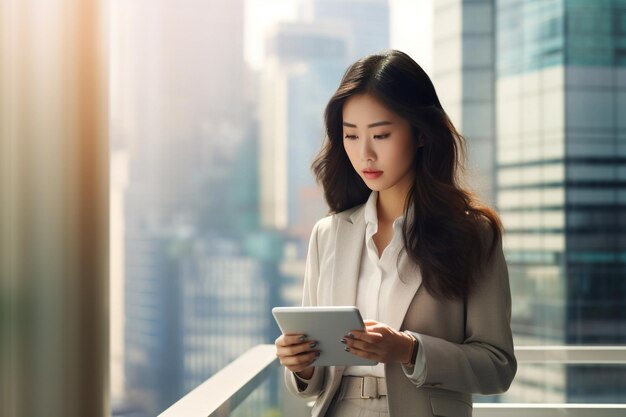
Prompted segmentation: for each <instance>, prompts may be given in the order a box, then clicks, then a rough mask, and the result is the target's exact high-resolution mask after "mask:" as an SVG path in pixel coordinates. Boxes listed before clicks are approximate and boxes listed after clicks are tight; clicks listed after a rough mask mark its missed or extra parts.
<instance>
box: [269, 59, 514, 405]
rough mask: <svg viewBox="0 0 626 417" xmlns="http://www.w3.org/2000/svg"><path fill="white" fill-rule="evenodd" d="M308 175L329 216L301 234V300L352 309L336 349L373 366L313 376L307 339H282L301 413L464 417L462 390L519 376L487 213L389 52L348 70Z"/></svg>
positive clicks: (404, 63)
mask: <svg viewBox="0 0 626 417" xmlns="http://www.w3.org/2000/svg"><path fill="white" fill-rule="evenodd" d="M325 124H326V133H327V138H326V141H325V143H324V146H323V148H322V150H321V151H320V153H319V155H318V156H317V157H316V159H315V161H314V163H313V170H314V172H315V174H316V176H317V179H318V181H319V183H320V184H321V185H322V186H323V189H324V194H325V198H326V201H327V203H328V205H329V206H330V210H331V215H330V216H329V217H326V218H324V219H321V220H320V221H318V222H317V224H316V225H315V227H314V228H313V232H312V235H311V240H310V243H309V251H308V256H307V262H306V272H305V278H304V295H303V301H302V303H303V305H306V306H308V305H312V306H315V305H356V306H357V307H358V308H359V309H360V310H361V313H362V315H363V317H365V318H366V319H369V320H366V321H365V324H366V330H365V331H364V332H356V331H355V332H351V333H350V334H348V335H346V337H345V338H343V339H342V340H341V341H337V343H344V344H345V348H346V350H348V351H349V352H351V353H353V354H354V355H357V356H360V357H364V358H369V359H374V360H376V361H377V362H379V364H378V365H376V366H373V367H355V366H352V367H339V366H336V367H335V366H330V367H317V368H316V367H315V358H316V357H317V354H318V353H317V352H318V351H317V349H316V343H315V341H314V340H307V339H306V336H304V335H281V336H280V337H279V338H278V339H277V340H276V349H277V356H278V357H279V359H280V362H281V363H282V364H283V365H284V366H285V367H286V372H285V376H286V383H287V386H288V388H289V390H290V391H291V392H293V393H294V394H296V395H298V396H301V397H317V399H316V402H315V405H314V406H313V416H315V417H317V416H327V417H339V416H341V417H344V416H391V417H403V416H420V417H426V416H454V417H461V416H471V415H472V398H471V394H472V393H481V394H495V393H500V392H504V391H506V390H507V389H508V387H509V385H510V384H511V381H512V380H513V377H514V375H515V372H516V369H517V362H516V360H515V356H514V352H513V340H512V336H511V327H510V318H511V295H510V289H509V282H508V272H507V267H506V262H505V260H504V256H503V253H502V226H501V223H500V221H499V219H498V216H497V214H496V213H495V212H494V211H493V210H492V209H490V208H488V207H486V206H484V205H481V204H480V203H479V202H478V201H477V199H476V198H475V197H474V196H473V195H472V194H471V193H470V192H468V191H466V190H464V189H463V188H462V186H461V185H460V182H459V172H460V168H461V157H462V155H463V138H462V136H461V135H460V134H459V133H458V132H457V131H456V130H455V128H454V126H453V125H452V123H451V122H450V120H449V118H448V116H447V115H446V113H445V112H444V110H443V108H442V107H441V104H440V102H439V99H438V98H437V95H436V93H435V89H434V87H433V85H432V83H431V81H430V79H429V78H428V76H427V75H426V73H425V72H424V71H423V70H422V69H421V67H420V66H419V65H418V64H417V63H416V62H415V61H413V60H412V59H411V58H410V57H409V56H408V55H406V54H404V53H402V52H400V51H394V50H392V51H389V52H387V53H384V54H379V55H370V56H367V57H365V58H363V59H361V60H359V61H357V62H356V63H354V64H353V65H352V66H350V68H348V70H347V71H346V73H345V75H344V77H343V79H342V81H341V84H340V86H339V88H338V89H337V91H336V92H335V94H334V95H333V97H332V98H331V99H330V102H329V103H328V105H327V107H326V111H325Z"/></svg>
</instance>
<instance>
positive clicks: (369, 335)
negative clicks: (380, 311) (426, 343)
mask: <svg viewBox="0 0 626 417" xmlns="http://www.w3.org/2000/svg"><path fill="white" fill-rule="evenodd" d="M364 323H365V331H357V330H354V331H352V332H350V333H348V335H346V337H344V338H343V340H344V341H345V344H346V348H347V349H348V352H350V353H352V354H354V355H356V356H360V357H361V358H366V359H372V360H375V361H377V362H382V363H393V362H401V363H408V362H409V361H410V360H411V353H412V352H413V343H414V342H413V338H412V337H411V336H409V335H408V334H406V333H404V332H399V331H397V330H394V329H392V328H391V327H389V326H387V325H386V324H384V323H379V322H377V321H374V320H365V321H364ZM350 335H352V337H350Z"/></svg>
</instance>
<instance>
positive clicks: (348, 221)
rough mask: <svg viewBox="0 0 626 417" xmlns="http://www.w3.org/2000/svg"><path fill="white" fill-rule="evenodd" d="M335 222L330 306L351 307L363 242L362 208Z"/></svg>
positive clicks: (353, 301)
mask: <svg viewBox="0 0 626 417" xmlns="http://www.w3.org/2000/svg"><path fill="white" fill-rule="evenodd" d="M337 222H338V223H337V233H336V235H335V239H336V241H335V264H334V267H333V276H332V288H331V291H330V294H331V305H336V306H353V305H356V291H357V282H358V279H359V269H360V266H361V252H362V251H363V243H364V242H365V220H364V218H363V207H360V208H359V209H357V210H355V211H354V212H353V213H352V214H351V215H350V216H346V217H344V216H341V217H338V218H337Z"/></svg>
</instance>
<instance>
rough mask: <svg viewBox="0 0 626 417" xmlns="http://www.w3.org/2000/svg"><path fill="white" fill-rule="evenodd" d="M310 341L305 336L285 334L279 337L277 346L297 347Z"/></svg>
mask: <svg viewBox="0 0 626 417" xmlns="http://www.w3.org/2000/svg"><path fill="white" fill-rule="evenodd" d="M306 341H308V338H307V336H306V335H304V334H283V335H280V336H278V339H276V342H275V343H276V344H277V345H280V346H289V345H297V344H300V343H303V342H306Z"/></svg>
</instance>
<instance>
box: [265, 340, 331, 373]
mask: <svg viewBox="0 0 626 417" xmlns="http://www.w3.org/2000/svg"><path fill="white" fill-rule="evenodd" d="M274 344H275V345H276V356H278V359H279V360H280V363H281V364H282V365H283V366H285V368H287V369H289V370H290V371H291V372H296V373H297V374H298V376H300V377H301V378H303V379H310V378H311V376H313V367H312V366H311V365H312V364H313V362H315V359H317V357H318V356H319V355H320V351H319V349H315V348H316V347H317V342H316V341H314V340H307V338H306V336H305V335H300V334H296V335H284V334H282V335H280V336H279V337H278V339H276V341H275V342H274Z"/></svg>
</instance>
